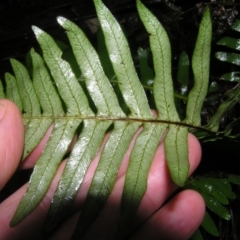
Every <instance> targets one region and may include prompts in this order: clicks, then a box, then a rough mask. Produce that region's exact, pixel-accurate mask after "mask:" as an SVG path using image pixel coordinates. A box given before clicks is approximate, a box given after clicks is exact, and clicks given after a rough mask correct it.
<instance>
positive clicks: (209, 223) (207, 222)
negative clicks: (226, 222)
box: [201, 212, 219, 237]
mask: <svg viewBox="0 0 240 240" xmlns="http://www.w3.org/2000/svg"><path fill="white" fill-rule="evenodd" d="M201 226H202V227H203V228H204V230H205V231H207V232H208V233H210V234H211V235H213V236H216V237H217V236H218V235H219V232H218V229H217V227H216V224H215V222H214V221H213V219H212V218H211V217H210V215H209V214H208V212H205V215H204V219H203V221H202V223H201Z"/></svg>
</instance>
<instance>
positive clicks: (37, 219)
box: [0, 137, 200, 239]
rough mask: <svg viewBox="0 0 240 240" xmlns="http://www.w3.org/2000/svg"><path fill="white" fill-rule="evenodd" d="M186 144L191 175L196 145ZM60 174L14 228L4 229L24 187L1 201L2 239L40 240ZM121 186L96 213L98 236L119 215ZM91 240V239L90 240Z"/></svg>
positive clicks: (160, 155) (86, 184) (120, 184)
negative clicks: (38, 238)
mask: <svg viewBox="0 0 240 240" xmlns="http://www.w3.org/2000/svg"><path fill="white" fill-rule="evenodd" d="M192 138H193V137H192ZM189 144H190V145H189V149H190V152H189V155H190V165H191V168H190V169H191V172H192V171H193V168H195V167H196V165H197V164H196V163H194V161H196V159H195V158H196V157H195V158H194V154H193V153H192V150H191V149H193V150H194V151H195V150H196V149H198V148H197V147H196V144H198V142H197V141H194V140H193V139H192V140H191V137H190V142H189ZM162 151H163V152H164V148H162V144H161V145H160V146H159V149H158V151H157V153H156V156H155V159H154V161H158V162H159V163H161V162H162V161H164V153H162ZM195 155H200V152H199V151H198V152H195ZM99 157H100V153H99V154H98V155H97V157H96V158H95V159H94V160H93V162H92V164H91V166H90V169H89V171H88V173H87V176H86V177H85V179H84V182H83V184H82V187H81V189H80V191H79V194H78V196H77V198H76V201H75V206H76V205H78V206H80V207H81V206H82V204H83V202H84V199H85V198H86V195H87V191H88V189H89V185H90V182H91V178H92V176H93V172H94V170H95V168H96V166H97V164H98V161H99ZM159 158H161V159H159ZM125 164H127V161H125ZM162 166H164V165H162ZM62 168H63V166H61V169H62ZM158 171H159V172H158V175H159V176H160V178H162V177H163V176H161V173H162V172H164V171H163V170H161V164H160V167H159V170H158ZM60 175H61V171H59V172H58V174H57V175H56V177H55V179H54V181H53V183H52V185H51V187H50V189H49V191H48V193H47V195H46V196H45V197H44V199H43V200H42V202H41V203H40V205H39V206H37V208H36V209H35V210H34V211H33V212H32V213H31V214H30V215H29V216H27V217H26V218H25V219H24V220H23V221H22V222H21V223H20V224H19V225H17V226H16V227H14V228H13V229H10V228H9V227H8V224H9V222H10V220H11V218H12V216H13V214H14V211H15V209H16V207H17V205H18V203H19V201H20V199H21V197H22V196H23V194H24V193H25V191H26V186H24V187H23V188H21V189H20V190H19V191H17V192H16V193H15V194H13V195H12V196H11V197H10V198H9V199H7V200H6V201H5V202H3V203H2V204H1V206H0V212H1V219H2V224H0V232H2V233H3V236H7V237H13V238H14V237H15V238H14V239H18V238H17V236H22V237H23V236H24V238H25V239H28V237H29V236H30V238H29V239H31V238H32V237H33V236H35V234H36V235H38V236H40V239H41V235H39V231H40V229H41V227H42V224H43V222H44V219H45V217H46V213H47V209H48V208H49V205H50V202H51V199H52V197H53V193H54V191H55V189H56V186H57V183H58V180H59V178H60ZM163 178H164V177H163ZM165 178H166V177H165ZM168 180H169V177H168ZM150 182H151V181H150ZM123 184H124V175H122V176H121V177H120V178H119V179H118V180H117V183H116V184H115V187H114V190H113V192H112V194H111V196H110V198H109V200H108V204H107V205H106V207H105V208H104V210H103V211H102V213H101V214H100V218H99V219H100V223H99V222H98V224H97V225H98V226H100V227H98V230H100V231H96V233H99V232H100V233H101V232H103V233H104V232H105V231H106V232H109V229H111V225H112V220H114V221H115V220H116V219H115V218H114V215H115V213H118V212H119V205H120V201H121V193H122V189H123ZM173 189H174V188H173ZM116 216H117V214H116ZM102 218H103V221H102ZM106 218H107V219H108V221H106ZM109 220H110V223H109ZM29 225H30V226H31V229H28V228H29ZM90 239H91V238H90ZM92 239H94V237H93V238H92Z"/></svg>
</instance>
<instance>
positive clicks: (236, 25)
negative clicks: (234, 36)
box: [231, 19, 240, 32]
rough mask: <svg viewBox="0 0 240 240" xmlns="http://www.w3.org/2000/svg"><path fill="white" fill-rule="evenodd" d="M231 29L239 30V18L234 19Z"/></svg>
mask: <svg viewBox="0 0 240 240" xmlns="http://www.w3.org/2000/svg"><path fill="white" fill-rule="evenodd" d="M231 29H233V30H235V31H237V32H240V19H235V21H234V23H233V25H232V26H231Z"/></svg>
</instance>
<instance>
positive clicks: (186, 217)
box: [0, 100, 205, 240]
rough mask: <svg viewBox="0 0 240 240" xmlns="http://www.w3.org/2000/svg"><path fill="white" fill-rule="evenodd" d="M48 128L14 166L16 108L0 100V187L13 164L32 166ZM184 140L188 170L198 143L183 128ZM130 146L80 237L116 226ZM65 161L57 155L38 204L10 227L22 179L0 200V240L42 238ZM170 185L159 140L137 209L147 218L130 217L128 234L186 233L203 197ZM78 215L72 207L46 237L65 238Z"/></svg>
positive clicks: (77, 205) (19, 127)
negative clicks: (106, 195) (50, 179)
mask: <svg viewBox="0 0 240 240" xmlns="http://www.w3.org/2000/svg"><path fill="white" fill-rule="evenodd" d="M2 106H4V107H2ZM50 132H51V129H49V131H48V133H47V134H46V135H45V137H44V139H43V140H42V141H41V143H40V144H39V146H38V147H37V148H36V149H35V150H34V151H33V152H32V153H31V155H30V156H29V157H28V158H27V159H26V160H25V162H24V163H22V164H20V166H19V162H20V158H21V154H22V150H23V144H24V139H23V136H24V127H23V123H22V118H21V114H20V113H19V111H18V109H17V107H16V106H15V105H14V104H13V103H12V102H10V101H8V100H0V143H1V144H0V169H1V174H0V190H1V189H2V188H3V186H4V185H5V184H6V183H7V181H8V180H9V179H10V178H11V176H12V175H13V174H14V172H15V170H16V169H17V168H19V169H25V168H30V167H33V166H34V163H35V162H36V160H37V158H38V157H39V155H40V154H41V152H42V149H43V147H44V145H45V143H46V141H47V139H48V137H49V135H50ZM133 141H134V140H133ZM188 144H189V160H190V171H189V174H191V173H192V172H193V171H194V170H195V169H196V167H197V165H198V164H199V162H200V157H201V149H200V145H199V142H198V141H197V139H196V138H195V137H194V136H193V135H191V134H189V137H188ZM132 145H133V142H132ZM130 150H131V146H130V149H129V150H128V152H127V154H126V156H125V158H124V160H123V163H122V165H121V167H120V170H119V173H118V177H117V180H116V183H115V186H114V189H113V191H112V193H111V196H110V197H109V199H108V202H107V204H106V206H105V207H104V209H103V210H102V212H101V214H100V216H99V217H98V219H97V220H96V222H95V223H94V224H93V226H92V227H91V229H90V231H89V233H88V234H87V238H86V239H94V240H100V239H108V238H109V237H110V236H111V235H112V234H113V232H112V230H113V229H114V228H115V227H116V218H117V216H118V213H119V209H120V201H121V193H122V189H123V184H124V176H125V172H126V168H127V164H128V160H129V154H130ZM99 156H100V153H98V155H97V156H96V157H95V158H94V160H93V162H92V164H91V166H90V168H89V170H88V172H87V174H86V177H85V180H84V182H83V184H82V186H81V189H80V191H79V193H78V195H77V197H76V199H75V202H74V206H73V212H74V211H76V209H78V210H79V209H81V206H82V205H83V203H84V200H85V198H86V196H87V191H88V188H89V185H90V182H91V179H92V176H93V173H94V170H95V168H96V166H97V163H98V160H99ZM65 162H66V161H63V162H62V164H61V165H60V167H59V169H58V172H57V174H56V176H55V178H54V180H53V182H52V184H51V187H50V188H49V190H48V193H47V194H46V196H45V197H44V199H43V200H42V202H41V203H40V204H39V206H38V207H37V208H36V209H35V210H34V211H33V212H32V213H31V214H30V215H29V216H27V217H26V218H25V219H24V220H23V221H22V222H21V223H20V224H19V225H17V226H16V227H14V228H10V227H9V223H10V221H11V219H12V217H13V214H14V212H15V210H16V208H17V206H18V204H19V202H20V200H21V198H22V196H23V195H24V193H25V192H26V189H27V184H25V185H24V186H22V187H21V188H20V189H18V190H17V191H16V192H15V193H13V194H12V195H11V196H10V197H8V198H7V199H6V200H4V201H3V202H2V203H1V204H0V239H1V240H9V239H13V240H17V239H44V237H43V235H42V234H41V229H42V226H43V224H44V220H45V217H46V215H47V210H48V208H49V206H50V203H51V199H52V197H53V194H54V191H55V189H56V187H57V183H58V180H59V179H60V176H61V173H62V171H63V168H64V165H65ZM176 189H177V186H176V185H175V184H174V183H173V182H172V181H171V179H170V176H169V172H168V170H167V165H166V161H165V154H164V145H163V143H160V144H159V147H158V149H157V152H156V154H155V157H154V160H153V162H152V165H151V168H150V172H149V177H148V187H147V191H146V193H145V195H144V197H143V199H142V201H141V204H140V207H139V209H138V212H137V215H138V216H139V219H142V220H146V219H147V220H146V221H144V223H141V224H142V225H141V226H140V227H138V228H136V226H137V225H138V224H140V222H136V223H133V226H132V227H133V232H132V233H131V234H130V237H129V238H128V239H131V240H133V239H138V240H141V239H142V240H145V239H149V240H154V239H163V240H167V239H179V240H181V239H188V238H189V237H190V236H191V235H192V233H193V232H194V231H195V230H196V228H197V227H198V226H199V224H200V223H201V220H202V218H203V216H204V212H205V204H204V201H203V199H202V197H201V196H200V195H199V194H198V193H197V192H195V191H192V190H185V191H182V192H180V193H178V194H177V195H174V196H173V197H171V195H172V194H173V193H174V191H175V190H176ZM78 216H79V213H78V212H77V213H74V214H73V215H72V216H71V217H70V218H69V219H66V221H65V222H64V223H63V224H62V226H61V227H60V228H59V229H57V231H56V232H54V233H53V235H52V236H51V237H49V238H48V239H61V240H65V239H66V240H67V239H70V238H71V235H72V233H73V231H74V228H75V225H76V222H77V219H78Z"/></svg>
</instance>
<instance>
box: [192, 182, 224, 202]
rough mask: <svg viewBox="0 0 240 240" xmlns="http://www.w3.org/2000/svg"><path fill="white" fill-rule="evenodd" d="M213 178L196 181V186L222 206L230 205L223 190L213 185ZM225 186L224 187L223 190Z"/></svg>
mask: <svg viewBox="0 0 240 240" xmlns="http://www.w3.org/2000/svg"><path fill="white" fill-rule="evenodd" d="M211 180H212V178H201V179H199V180H196V181H194V183H193V184H194V186H196V187H197V188H198V189H199V190H200V191H201V192H202V191H203V192H205V193H207V194H209V195H211V196H212V197H214V198H215V200H217V201H218V202H220V203H222V204H228V200H227V197H226V196H225V195H224V194H223V193H222V192H221V189H219V188H218V185H217V186H215V184H214V182H213V183H212V181H211ZM223 187H224V186H222V188H223Z"/></svg>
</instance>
